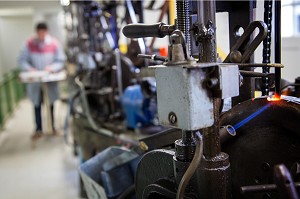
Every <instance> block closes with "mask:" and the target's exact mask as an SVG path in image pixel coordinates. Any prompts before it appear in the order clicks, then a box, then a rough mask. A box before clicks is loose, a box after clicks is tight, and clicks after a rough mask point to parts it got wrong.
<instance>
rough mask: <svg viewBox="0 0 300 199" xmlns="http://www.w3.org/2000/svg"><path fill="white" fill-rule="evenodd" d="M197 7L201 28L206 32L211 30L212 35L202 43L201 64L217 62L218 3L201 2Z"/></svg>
mask: <svg viewBox="0 0 300 199" xmlns="http://www.w3.org/2000/svg"><path fill="white" fill-rule="evenodd" d="M197 6H198V24H199V25H200V27H199V28H202V29H206V30H207V29H209V28H210V31H211V32H210V33H208V34H210V37H209V38H205V39H203V40H202V41H201V42H200V45H199V48H200V49H199V62H216V61H217V53H216V34H215V27H216V2H215V0H211V1H207V0H200V1H198V2H197ZM204 31H205V30H204Z"/></svg>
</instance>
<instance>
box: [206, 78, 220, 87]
mask: <svg viewBox="0 0 300 199" xmlns="http://www.w3.org/2000/svg"><path fill="white" fill-rule="evenodd" d="M218 82H219V80H218V79H217V78H215V77H213V78H210V79H209V80H208V81H207V87H208V88H213V87H215V86H217V85H218Z"/></svg>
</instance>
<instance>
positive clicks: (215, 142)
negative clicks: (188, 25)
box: [197, 0, 221, 158]
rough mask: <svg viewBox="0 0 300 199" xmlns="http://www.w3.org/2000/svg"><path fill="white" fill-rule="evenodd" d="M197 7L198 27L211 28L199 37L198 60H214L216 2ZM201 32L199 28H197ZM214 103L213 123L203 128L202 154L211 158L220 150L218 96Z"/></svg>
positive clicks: (219, 102)
mask: <svg viewBox="0 0 300 199" xmlns="http://www.w3.org/2000/svg"><path fill="white" fill-rule="evenodd" d="M197 8H198V12H197V13H198V24H199V28H200V29H201V28H202V29H203V30H204V33H205V31H206V30H208V29H211V30H213V31H212V32H210V34H211V35H210V36H209V37H204V38H203V39H201V42H200V43H199V44H200V45H199V46H200V50H199V62H216V61H217V53H216V34H215V24H216V15H215V13H216V3H215V1H214V0H212V1H206V0H201V1H198V2H197ZM199 32H201V30H199ZM206 33H207V32H206ZM200 34H201V33H200ZM213 105H214V121H215V122H214V125H213V126H212V127H209V128H205V129H203V135H204V142H203V143H204V155H205V156H206V157H207V158H213V157H215V156H217V155H219V153H220V152H221V146H220V136H219V126H220V124H219V109H220V106H221V100H220V99H219V98H214V99H213Z"/></svg>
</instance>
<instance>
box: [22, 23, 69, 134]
mask: <svg viewBox="0 0 300 199" xmlns="http://www.w3.org/2000/svg"><path fill="white" fill-rule="evenodd" d="M65 60H66V56H65V53H64V51H63V48H62V47H61V46H60V44H59V42H58V41H57V39H56V38H54V37H52V36H50V35H49V34H48V27H47V24H46V23H44V22H42V23H38V24H37V25H36V35H35V36H33V37H31V38H29V39H28V40H27V41H26V43H25V46H24V47H23V49H22V51H21V54H20V57H19V60H18V62H19V66H20V67H21V70H22V71H26V72H34V71H47V72H49V73H54V72H58V71H60V70H62V69H63V67H64V62H65ZM41 87H42V85H41V83H30V84H27V85H26V92H27V96H28V97H29V98H30V100H31V101H32V103H33V105H34V113H35V124H36V129H35V132H34V134H33V135H32V139H36V138H39V137H40V136H41V135H42V116H41V104H42V101H43V99H42V98H43V95H42V88H41ZM47 87H48V97H49V101H50V112H51V118H52V128H53V131H54V132H53V133H55V132H56V130H55V128H54V113H53V111H54V101H55V100H57V99H58V98H59V92H58V84H57V82H49V83H47Z"/></svg>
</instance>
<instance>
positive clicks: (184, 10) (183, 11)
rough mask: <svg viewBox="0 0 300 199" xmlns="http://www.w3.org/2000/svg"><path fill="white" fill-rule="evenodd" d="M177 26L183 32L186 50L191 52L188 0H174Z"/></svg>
mask: <svg viewBox="0 0 300 199" xmlns="http://www.w3.org/2000/svg"><path fill="white" fill-rule="evenodd" d="M176 14H177V28H178V29H179V30H180V31H181V32H183V34H184V36H185V42H186V45H187V51H188V52H189V53H190V52H191V36H190V1H189V0H176Z"/></svg>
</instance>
